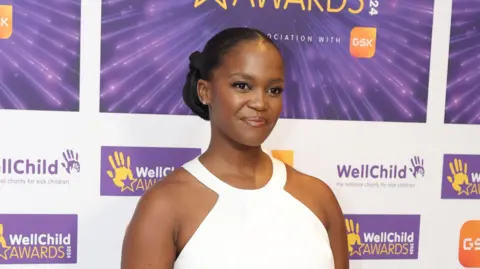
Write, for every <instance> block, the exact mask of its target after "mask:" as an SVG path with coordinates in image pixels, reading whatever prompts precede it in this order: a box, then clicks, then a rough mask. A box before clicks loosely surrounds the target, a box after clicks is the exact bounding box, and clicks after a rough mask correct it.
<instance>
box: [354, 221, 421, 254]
mask: <svg viewBox="0 0 480 269" xmlns="http://www.w3.org/2000/svg"><path fill="white" fill-rule="evenodd" d="M345 225H346V228H347V240H348V251H349V253H350V259H356V260H359V259H363V260H379V259H418V244H419V232H420V215H345Z"/></svg>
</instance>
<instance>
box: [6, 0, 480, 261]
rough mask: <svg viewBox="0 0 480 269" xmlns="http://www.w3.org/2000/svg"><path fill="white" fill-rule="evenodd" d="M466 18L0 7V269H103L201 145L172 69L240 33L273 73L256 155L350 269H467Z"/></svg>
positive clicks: (146, 4) (186, 7)
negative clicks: (329, 195) (267, 51)
mask: <svg viewBox="0 0 480 269" xmlns="http://www.w3.org/2000/svg"><path fill="white" fill-rule="evenodd" d="M12 5H13V8H12V9H11V8H10V6H12ZM452 7H453V8H452ZM479 7H480V0H453V3H452V0H444V1H433V0H415V1H414V0H404V1H396V0H378V1H377V0H371V1H369V0H364V1H361V0H332V1H327V0H317V1H315V0H311V1H307V0H305V1H302V0H295V1H294V0H289V1H288V0H275V1H274V0H252V1H247V0H245V1H243V0H242V1H233V0H225V1H224V0H206V1H204V0H198V1H195V0H168V1H167V0H163V1H160V0H149V1H146V0H122V1H118V0H110V1H106V0H105V1H103V2H102V1H100V0H82V1H81V2H80V0H42V1H40V0H17V1H14V2H12V1H6V0H0V137H1V139H0V267H2V266H3V267H5V268H10V267H11V266H13V265H16V266H15V268H22V269H23V268H50V267H53V266H51V265H48V264H57V265H56V266H55V268H65V269H68V268H83V269H91V268H119V262H120V253H121V245H122V239H123V235H124V231H125V228H126V225H127V223H128V221H129V219H130V218H131V216H132V213H133V211H134V208H135V205H136V203H137V201H138V199H139V197H140V195H142V194H143V193H144V191H145V190H146V189H148V188H149V187H150V186H151V185H152V184H153V183H154V182H156V181H158V180H161V179H162V178H163V177H164V176H165V175H168V173H169V172H171V171H172V170H174V169H175V168H177V167H179V166H181V165H182V164H183V163H185V162H186V161H188V160H190V159H192V158H194V157H196V156H198V155H199V154H201V152H202V151H204V150H205V148H206V147H207V145H208V142H209V124H208V123H207V122H204V121H203V120H201V119H200V118H198V117H195V116H193V115H190V114H191V113H190V112H189V110H188V109H187V107H186V106H185V105H184V104H183V102H182V100H181V87H182V83H183V82H184V78H185V75H186V71H187V66H188V62H187V58H188V55H189V53H191V52H192V51H194V50H200V49H201V48H202V45H203V44H204V43H205V42H206V40H208V38H210V37H211V35H212V34H214V33H215V32H217V31H219V30H221V29H223V28H225V27H231V26H242V25H247V26H253V27H256V28H259V29H261V30H263V31H265V32H266V33H267V34H269V35H270V36H271V37H272V38H273V39H274V40H275V41H276V42H277V44H278V45H279V46H280V48H281V50H282V53H283V55H284V58H285V61H286V67H287V87H286V91H285V106H284V111H283V114H282V119H281V120H280V121H279V123H278V126H277V127H276V129H275V130H274V133H273V134H272V136H271V137H270V138H269V139H268V141H267V142H266V143H265V150H267V151H272V153H273V154H274V156H276V157H277V158H279V159H281V160H283V161H284V162H287V163H288V164H290V165H292V166H293V167H295V168H296V169H298V170H300V171H302V172H305V173H307V174H310V175H312V176H315V177H318V178H319V179H321V180H324V181H325V182H326V183H327V184H329V185H330V187H331V188H332V189H333V191H334V192H335V193H336V195H337V197H338V199H339V201H340V204H341V206H342V209H343V211H344V213H345V218H346V225H347V228H348V231H349V235H348V238H349V245H350V251H349V255H350V259H351V268H353V269H385V268H389V269H405V268H409V269H425V268H432V269H434V268H435V269H436V268H442V269H443V268H445V269H455V268H463V267H466V268H480V239H478V238H480V213H479V212H480V211H479V210H478V204H479V199H480V142H479V140H478V137H480V126H479V125H478V124H480V110H479V108H480V87H479V85H480V71H479V70H480V69H479V66H480V57H479V55H480V45H479V44H480V37H479V36H480V30H479V29H480V19H479V18H480V9H479ZM116 153H117V154H116ZM127 157H128V158H127ZM127 160H129V161H127ZM128 165H129V166H128ZM475 240H476V241H475Z"/></svg>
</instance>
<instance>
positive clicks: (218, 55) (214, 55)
mask: <svg viewBox="0 0 480 269" xmlns="http://www.w3.org/2000/svg"><path fill="white" fill-rule="evenodd" d="M253 40H262V41H266V42H268V43H270V44H272V45H273V46H274V47H275V48H277V49H278V47H277V46H276V45H275V43H274V42H273V41H272V40H271V39H270V38H269V37H268V36H267V35H266V34H264V33H263V32H261V31H260V30H257V29H254V28H246V27H235V28H228V29H225V30H222V31H221V32H219V33H217V34H216V35H215V36H213V37H212V38H211V39H210V40H209V41H208V42H207V44H206V45H205V47H204V48H203V51H202V52H199V51H195V52H193V53H192V54H190V57H189V59H190V64H189V72H188V74H187V80H186V82H185V86H184V87H183V101H184V102H185V104H186V105H187V106H188V107H189V108H190V109H191V110H192V111H193V113H195V114H197V115H198V116H199V117H201V118H202V119H204V120H210V115H209V112H208V106H207V105H204V104H202V102H201V101H200V99H199V97H198V93H197V82H198V80H199V79H204V80H208V79H209V78H210V76H211V72H212V71H213V70H214V69H215V68H216V67H218V65H220V64H221V61H222V57H223V56H224V55H225V53H227V52H228V51H230V50H231V49H232V48H233V47H235V46H236V45H238V44H239V43H240V42H244V41H253Z"/></svg>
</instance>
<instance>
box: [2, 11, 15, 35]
mask: <svg viewBox="0 0 480 269" xmlns="http://www.w3.org/2000/svg"><path fill="white" fill-rule="evenodd" d="M12 23H13V8H12V6H10V5H0V39H8V38H10V36H12V32H13V25H12Z"/></svg>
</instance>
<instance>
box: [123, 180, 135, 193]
mask: <svg viewBox="0 0 480 269" xmlns="http://www.w3.org/2000/svg"><path fill="white" fill-rule="evenodd" d="M135 182H137V180H136V179H126V180H124V181H123V186H122V192H124V191H125V190H130V191H132V192H133V184H134V183H135Z"/></svg>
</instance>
